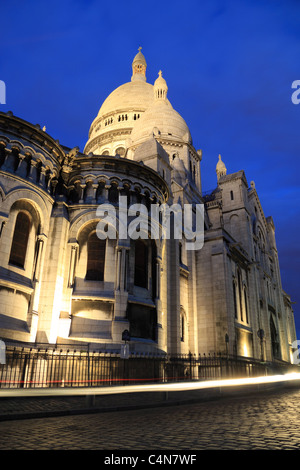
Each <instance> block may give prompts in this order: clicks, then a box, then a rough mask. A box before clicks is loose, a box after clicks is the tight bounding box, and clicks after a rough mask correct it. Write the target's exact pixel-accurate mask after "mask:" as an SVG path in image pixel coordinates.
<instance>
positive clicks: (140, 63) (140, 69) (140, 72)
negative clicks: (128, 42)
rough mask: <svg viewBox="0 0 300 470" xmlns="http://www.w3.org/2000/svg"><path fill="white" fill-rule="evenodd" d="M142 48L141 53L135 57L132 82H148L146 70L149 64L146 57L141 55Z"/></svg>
mask: <svg viewBox="0 0 300 470" xmlns="http://www.w3.org/2000/svg"><path fill="white" fill-rule="evenodd" d="M141 49H142V48H141V47H139V52H138V53H137V55H136V56H135V58H134V59H133V62H132V77H131V81H132V82H133V81H134V80H143V81H144V82H145V81H146V68H147V63H146V59H145V57H144V55H143V54H142V53H141Z"/></svg>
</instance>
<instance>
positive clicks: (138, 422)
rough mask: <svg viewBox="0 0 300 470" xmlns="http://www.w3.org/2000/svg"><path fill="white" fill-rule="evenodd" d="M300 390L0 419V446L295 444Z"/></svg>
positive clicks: (299, 437)
mask: <svg viewBox="0 0 300 470" xmlns="http://www.w3.org/2000/svg"><path fill="white" fill-rule="evenodd" d="M299 401H300V390H298V389H296V390H295V389H289V390H279V391H269V392H262V393H255V394H252V395H248V396H237V397H227V398H226V397H225V398H221V399H217V400H212V401H205V402H199V403H196V404H195V403H194V404H187V405H179V406H166V407H158V408H152V409H140V410H131V411H128V410H127V411H118V412H116V411H110V412H102V413H95V414H88V415H74V416H62V417H47V418H40V419H26V420H19V421H18V420H14V421H6V422H1V423H0V432H1V439H0V449H1V450H13V449H20V450H23V449H24V450H27V449H31V450H44V449H51V450H57V449H62V450H63V449H64V450H76V449H77V450H85V449H94V450H139V449H144V450H151V449H153V450H168V449H170V450H172V449H173V450H174V449H176V450H191V451H192V450H204V449H208V450H209V449H210V450H223V449H233V450H238V449H240V450H252V449H253V450H254V449H267V450H277V449H285V450H289V449H291V450H292V449H294V450H299V449H300V428H299V422H300V407H299Z"/></svg>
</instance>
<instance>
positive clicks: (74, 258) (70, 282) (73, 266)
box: [68, 242, 78, 288]
mask: <svg viewBox="0 0 300 470" xmlns="http://www.w3.org/2000/svg"><path fill="white" fill-rule="evenodd" d="M77 253H78V243H77V242H76V243H72V244H71V255H70V268H69V279H68V287H70V288H73V287H74V282H75V269H76V262H77Z"/></svg>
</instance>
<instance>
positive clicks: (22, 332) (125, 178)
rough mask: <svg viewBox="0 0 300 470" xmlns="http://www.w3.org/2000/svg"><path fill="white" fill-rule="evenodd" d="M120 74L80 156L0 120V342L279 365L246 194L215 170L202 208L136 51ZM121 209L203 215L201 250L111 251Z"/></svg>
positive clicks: (251, 190) (264, 248)
mask: <svg viewBox="0 0 300 470" xmlns="http://www.w3.org/2000/svg"><path fill="white" fill-rule="evenodd" d="M132 70H133V73H132V77H131V81H130V82H128V83H127V84H124V85H122V86H121V87H119V88H118V89H117V90H115V91H114V92H113V93H112V94H111V95H110V96H109V97H108V98H107V100H105V102H104V103H103V105H102V106H101V108H100V111H99V113H98V115H97V117H96V119H95V120H94V122H93V123H92V125H91V129H90V133H89V140H88V142H87V144H86V147H85V149H84V152H83V153H81V152H80V151H79V149H78V148H77V147H74V148H73V149H70V148H67V147H65V146H63V145H61V144H60V143H59V142H58V141H55V140H54V139H53V138H52V137H51V136H49V135H48V134H47V133H46V131H45V130H43V129H41V128H40V127H39V126H34V125H32V124H30V123H29V122H26V121H24V120H22V119H20V118H18V117H15V116H14V115H13V114H12V113H10V112H9V113H0V253H1V257H0V336H1V338H2V339H3V340H4V341H14V342H17V343H30V344H33V343H34V344H60V345H66V346H70V345H74V344H85V345H87V344H91V345H92V346H93V347H94V348H100V349H102V350H106V351H120V347H121V344H122V343H123V341H122V333H123V332H124V330H129V332H130V335H131V340H130V349H131V351H132V352H134V351H142V352H151V353H152V352H165V353H168V354H186V353H189V352H191V353H192V354H199V353H201V354H203V353H206V354H208V353H218V352H222V353H227V352H228V353H230V354H237V355H239V356H245V357H254V358H257V359H263V360H273V359H281V360H283V361H286V362H290V361H291V353H292V342H293V341H295V339H296V336H295V326H294V318H293V310H292V306H291V305H292V303H291V299H290V298H289V296H288V295H287V294H286V293H285V292H284V291H283V290H282V286H281V277H280V270H279V263H278V253H277V248H276V242H275V228H274V223H273V220H272V218H271V217H267V218H266V217H265V215H264V212H263V209H262V207H261V204H260V201H259V198H258V195H257V192H256V189H255V185H254V183H253V182H252V183H251V184H250V186H248V183H247V180H246V176H245V174H244V171H242V170H240V171H238V172H237V173H234V174H227V170H226V167H225V164H224V163H223V162H222V159H221V157H219V161H218V163H217V167H216V173H217V180H216V189H215V190H214V191H212V192H210V193H209V194H202V189H201V187H202V185H201V160H202V152H201V151H199V150H198V151H197V150H196V149H195V148H194V147H193V143H192V139H191V135H190V132H189V129H188V127H187V125H186V123H185V122H184V120H183V119H182V117H181V116H180V115H179V114H178V113H177V112H176V111H175V110H174V109H173V107H172V105H171V103H170V102H169V100H168V98H167V90H168V87H167V84H166V81H165V80H164V78H163V77H162V73H161V72H160V73H159V77H158V79H157V80H156V82H155V83H154V85H153V86H152V85H150V84H149V83H147V81H146V61H145V58H144V56H143V54H142V53H141V51H139V53H138V54H137V56H136V57H135V59H134V61H133V67H132ZM120 196H123V198H124V199H123V200H124V201H126V203H127V205H128V207H129V206H132V205H133V204H143V205H144V206H145V207H147V213H146V220H147V221H148V217H149V216H150V215H151V206H152V205H153V204H156V205H157V207H158V208H160V207H162V206H164V205H166V204H167V205H169V206H172V205H173V204H179V205H180V206H181V207H183V205H184V204H194V205H195V204H204V207H205V214H204V229H205V230H204V246H203V247H202V248H201V249H199V250H187V249H186V242H187V240H185V239H184V238H182V239H180V240H177V239H174V238H171V239H163V238H156V239H151V237H150V236H149V230H148V228H149V227H148V228H147V225H146V228H145V227H144V226H143V224H141V239H137V240H135V239H132V238H130V237H122V236H121V231H122V229H124V230H125V231H127V229H128V227H129V226H130V224H131V223H132V222H133V221H134V216H133V214H131V215H130V214H129V215H128V217H127V219H124V218H123V212H122V208H121V207H120V206H119V201H120V199H119V197H120ZM103 204H109V207H114V209H115V216H116V220H117V221H118V230H117V233H116V236H115V237H106V238H105V235H104V232H107V231H108V232H109V233H113V230H114V226H113V221H111V220H110V219H109V218H108V217H107V214H106V213H102V214H100V215H99V207H102V208H103ZM148 211H149V212H148ZM137 214H139V212H136V215H137ZM99 221H103V222H104V223H103V224H102V226H101V225H99ZM149 221H151V220H150V219H149ZM147 223H148V222H147ZM122 224H123V225H124V226H123V225H122ZM110 231H112V232H110ZM100 233H102V235H103V236H101V235H99V234H100ZM262 332H263V334H262Z"/></svg>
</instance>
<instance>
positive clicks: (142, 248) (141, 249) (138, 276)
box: [134, 240, 148, 289]
mask: <svg viewBox="0 0 300 470" xmlns="http://www.w3.org/2000/svg"><path fill="white" fill-rule="evenodd" d="M134 285H135V286H138V287H144V288H146V289H147V287H148V248H147V246H146V244H145V243H144V242H142V241H141V240H137V241H136V242H135V261H134Z"/></svg>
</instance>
